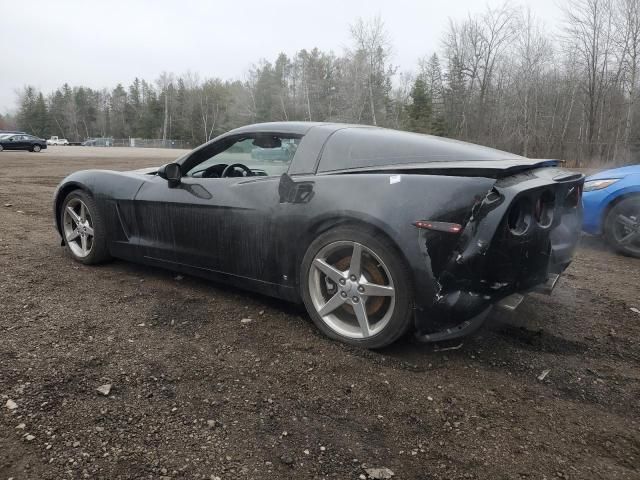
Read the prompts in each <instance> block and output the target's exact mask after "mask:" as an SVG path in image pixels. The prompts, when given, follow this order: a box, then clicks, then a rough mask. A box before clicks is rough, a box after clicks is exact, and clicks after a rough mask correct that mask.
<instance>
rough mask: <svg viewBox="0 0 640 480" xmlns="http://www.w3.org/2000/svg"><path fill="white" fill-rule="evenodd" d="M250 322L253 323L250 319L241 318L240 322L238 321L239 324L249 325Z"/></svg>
mask: <svg viewBox="0 0 640 480" xmlns="http://www.w3.org/2000/svg"><path fill="white" fill-rule="evenodd" d="M251 322H253V320H252V319H250V318H243V319H242V320H240V323H251Z"/></svg>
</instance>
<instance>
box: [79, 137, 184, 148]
mask: <svg viewBox="0 0 640 480" xmlns="http://www.w3.org/2000/svg"><path fill="white" fill-rule="evenodd" d="M82 144H83V145H85V146H89V147H136V148H182V149H189V148H191V144H190V143H189V142H187V141H185V140H173V139H166V140H162V139H161V138H110V137H101V138H88V139H87V140H85V141H84V142H83V143H82Z"/></svg>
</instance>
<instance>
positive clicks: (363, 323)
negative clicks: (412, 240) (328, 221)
mask: <svg viewBox="0 0 640 480" xmlns="http://www.w3.org/2000/svg"><path fill="white" fill-rule="evenodd" d="M300 283H301V289H302V292H301V293H302V298H303V300H304V303H305V306H306V308H307V311H308V312H309V315H310V316H311V318H312V320H313V321H314V323H315V324H316V325H317V326H318V328H319V329H320V330H321V331H322V332H323V333H325V334H326V335H327V336H329V337H331V338H334V339H337V340H340V341H342V342H345V343H349V344H351V345H358V346H362V347H365V348H380V347H384V346H386V345H389V344H391V343H393V342H394V341H396V340H397V339H398V338H400V337H401V336H402V335H404V334H405V333H406V332H407V330H408V329H409V327H410V326H411V312H412V305H413V289H412V285H411V276H410V274H409V271H408V268H407V267H406V266H405V264H404V262H403V260H402V258H401V257H400V254H399V253H398V252H397V250H396V248H395V247H394V246H393V245H392V244H391V242H389V241H388V240H386V239H384V238H382V237H380V236H377V237H376V236H375V233H374V232H367V231H366V230H365V231H363V230H362V229H357V230H356V229H354V228H348V227H345V228H338V229H335V230H332V231H329V232H327V233H325V234H323V235H321V236H320V237H319V238H317V239H316V240H315V241H314V242H313V243H312V244H311V245H310V246H309V248H308V250H307V253H306V255H305V257H304V260H303V263H302V270H301V278H300Z"/></svg>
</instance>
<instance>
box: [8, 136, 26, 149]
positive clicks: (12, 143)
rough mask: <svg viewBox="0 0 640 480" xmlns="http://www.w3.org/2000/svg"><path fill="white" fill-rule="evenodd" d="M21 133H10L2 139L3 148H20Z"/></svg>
mask: <svg viewBox="0 0 640 480" xmlns="http://www.w3.org/2000/svg"><path fill="white" fill-rule="evenodd" d="M21 137H22V135H12V136H10V137H7V138H6V139H5V141H4V149H5V150H18V149H19V148H20V143H21V140H20V138H21Z"/></svg>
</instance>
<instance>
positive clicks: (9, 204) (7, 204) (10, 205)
mask: <svg viewBox="0 0 640 480" xmlns="http://www.w3.org/2000/svg"><path fill="white" fill-rule="evenodd" d="M4 206H5V207H13V203H5V204H4Z"/></svg>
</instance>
